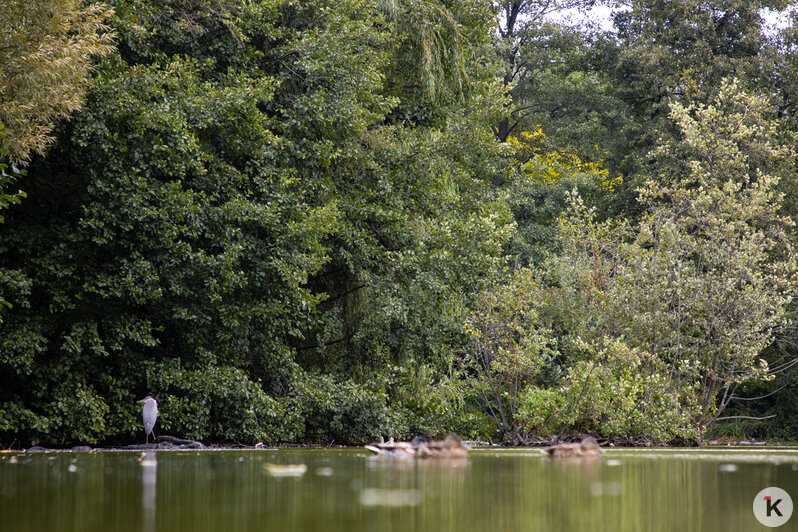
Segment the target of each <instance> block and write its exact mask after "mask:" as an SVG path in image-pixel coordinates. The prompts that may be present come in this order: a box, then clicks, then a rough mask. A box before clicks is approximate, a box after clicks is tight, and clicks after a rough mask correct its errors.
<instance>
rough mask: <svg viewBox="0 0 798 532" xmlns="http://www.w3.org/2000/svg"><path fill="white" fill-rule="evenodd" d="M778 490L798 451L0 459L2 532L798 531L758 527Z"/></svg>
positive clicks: (795, 476)
mask: <svg viewBox="0 0 798 532" xmlns="http://www.w3.org/2000/svg"><path fill="white" fill-rule="evenodd" d="M281 465H283V466H285V465H289V466H294V467H287V468H286V467H280V466H281ZM770 486H776V487H780V488H782V489H784V490H786V491H787V492H788V493H789V494H790V495H791V496H792V498H793V500H794V501H795V502H796V504H798V449H787V448H782V449H762V448H754V449H735V450H728V449H661V450H660V449H658V450H650V449H610V450H608V452H607V453H606V454H605V455H603V456H602V458H600V459H599V460H598V461H595V462H588V463H580V462H577V463H562V462H556V461H552V460H550V459H548V458H546V457H543V456H541V455H540V452H539V451H538V450H535V449H475V450H472V451H471V453H470V460H468V461H467V462H466V463H455V464H449V463H434V462H418V463H414V462H410V463H403V462H385V461H380V460H376V459H374V458H371V457H370V456H369V453H368V452H367V451H361V450H356V449H302V450H297V449H281V450H258V451H249V450H246V451H199V452H183V451H160V452H146V453H142V452H99V453H37V454H24V453H23V454H15V453H2V454H0V531H3V532H5V531H9V532H10V531H13V532H34V531H35V532H43V531H46V532H59V531H75V532H93V531H97V532H112V531H125V532H127V531H131V532H132V531H136V532H139V531H144V532H147V531H155V530H157V531H162V532H179V531H197V532H201V531H214V532H215V531H230V532H233V531H253V532H254V531H259V532H270V531H275V532H278V531H279V532H290V531H338V530H340V531H375V532H390V531H401V532H411V531H424V530H430V531H436V532H438V531H442V532H446V531H453V532H454V531H456V532H470V531H537V530H540V531H558V530H563V531H570V530H574V531H591V532H593V531H602V530H608V531H610V530H611V531H635V532H637V531H645V530H662V531H688V530H701V531H713V530H718V531H726V530H735V531H738V530H740V531H747V530H780V531H781V530H798V515H793V517H792V519H790V521H789V522H788V523H787V524H786V525H784V526H782V527H780V528H777V529H768V528H765V527H764V526H762V525H761V524H759V522H757V521H756V519H755V517H754V514H753V511H752V507H753V502H754V497H755V496H756V494H757V493H758V492H759V491H760V490H762V489H764V488H766V487H770ZM796 514H798V512H796Z"/></svg>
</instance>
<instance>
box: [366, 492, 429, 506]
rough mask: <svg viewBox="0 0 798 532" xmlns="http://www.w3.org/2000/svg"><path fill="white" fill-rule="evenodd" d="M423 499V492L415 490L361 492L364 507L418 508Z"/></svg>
mask: <svg viewBox="0 0 798 532" xmlns="http://www.w3.org/2000/svg"><path fill="white" fill-rule="evenodd" d="M422 499H423V497H422V495H421V492H420V491H418V490H415V489H410V490H402V489H390V490H389V489H377V488H366V489H364V490H363V491H361V492H360V504H362V505H363V506H389V507H392V508H397V507H401V506H418V505H419V504H421V500H422Z"/></svg>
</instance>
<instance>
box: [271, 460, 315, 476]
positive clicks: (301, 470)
mask: <svg viewBox="0 0 798 532" xmlns="http://www.w3.org/2000/svg"><path fill="white" fill-rule="evenodd" d="M263 467H265V468H266V471H268V472H269V474H270V475H271V476H273V477H277V478H282V477H301V476H302V475H304V474H305V472H306V471H307V470H308V466H306V465H305V464H272V463H266V464H264V466H263Z"/></svg>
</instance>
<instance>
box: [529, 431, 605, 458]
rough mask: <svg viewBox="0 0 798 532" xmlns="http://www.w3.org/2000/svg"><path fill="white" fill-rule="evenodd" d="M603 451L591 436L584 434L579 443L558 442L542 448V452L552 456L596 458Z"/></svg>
mask: <svg viewBox="0 0 798 532" xmlns="http://www.w3.org/2000/svg"><path fill="white" fill-rule="evenodd" d="M603 452H604V449H602V448H601V447H599V444H598V442H597V441H596V438H594V437H593V436H586V437H585V438H583V439H582V442H581V443H559V444H557V445H552V446H551V447H546V448H545V449H543V454H545V455H546V456H550V457H552V458H598V457H599V456H600V455H601V453H603Z"/></svg>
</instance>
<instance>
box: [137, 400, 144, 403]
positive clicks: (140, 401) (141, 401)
mask: <svg viewBox="0 0 798 532" xmlns="http://www.w3.org/2000/svg"><path fill="white" fill-rule="evenodd" d="M136 402H137V403H143V402H144V399H139V400H138V401H136Z"/></svg>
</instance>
